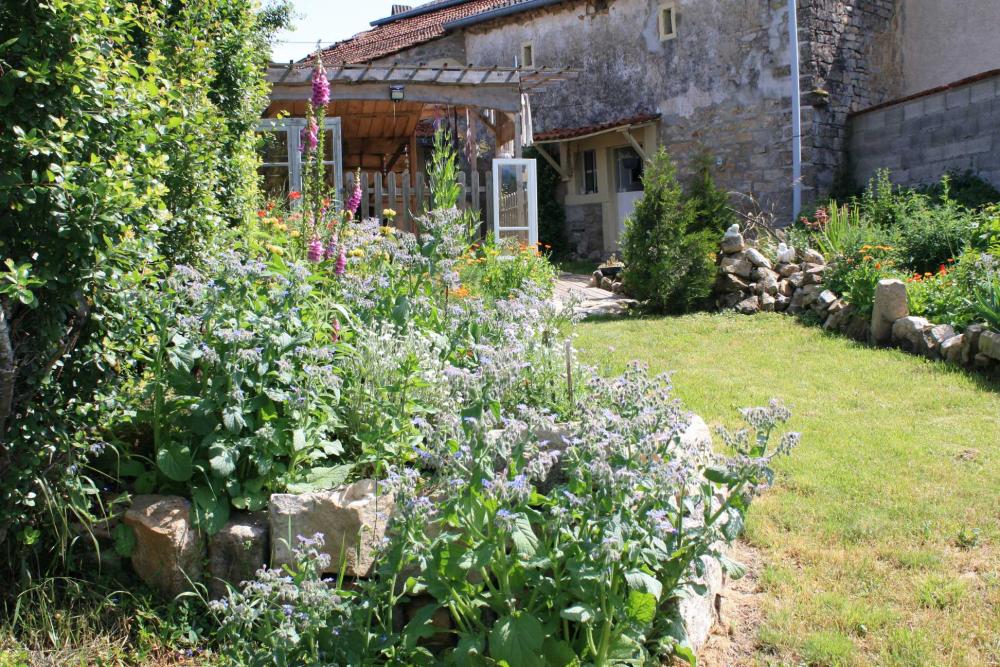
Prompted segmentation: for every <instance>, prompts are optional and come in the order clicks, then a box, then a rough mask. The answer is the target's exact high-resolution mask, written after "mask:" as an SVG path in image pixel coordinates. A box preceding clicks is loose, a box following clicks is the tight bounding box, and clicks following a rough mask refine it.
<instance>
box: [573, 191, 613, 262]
mask: <svg viewBox="0 0 1000 667" xmlns="http://www.w3.org/2000/svg"><path fill="white" fill-rule="evenodd" d="M603 211H604V207H603V206H602V205H601V204H579V205H574V206H567V207H566V235H567V237H568V238H569V239H570V248H569V249H570V251H571V252H573V254H574V255H575V256H576V257H578V258H580V259H589V260H593V261H597V260H600V259H601V257H602V256H603V255H604V228H603V224H604V222H603V221H604V214H603Z"/></svg>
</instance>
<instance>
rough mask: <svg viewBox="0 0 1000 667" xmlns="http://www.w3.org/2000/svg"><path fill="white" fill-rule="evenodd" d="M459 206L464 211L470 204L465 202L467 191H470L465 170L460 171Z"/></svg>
mask: <svg viewBox="0 0 1000 667" xmlns="http://www.w3.org/2000/svg"><path fill="white" fill-rule="evenodd" d="M456 180H458V208H459V210H460V211H464V210H465V209H466V208H468V206H467V205H466V203H465V193H466V192H468V190H469V188H468V187H467V186H466V180H465V172H464V171H460V172H458V178H457V179H456Z"/></svg>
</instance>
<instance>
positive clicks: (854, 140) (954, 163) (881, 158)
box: [850, 71, 1000, 187]
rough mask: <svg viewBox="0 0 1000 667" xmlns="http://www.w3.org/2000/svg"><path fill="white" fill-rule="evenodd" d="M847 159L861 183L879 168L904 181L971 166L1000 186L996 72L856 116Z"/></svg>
mask: <svg viewBox="0 0 1000 667" xmlns="http://www.w3.org/2000/svg"><path fill="white" fill-rule="evenodd" d="M850 160H851V171H852V175H853V177H854V181H855V183H856V184H859V185H861V184H864V183H866V182H867V181H868V180H869V179H870V178H871V177H872V176H873V175H874V174H875V172H876V171H877V170H878V169H889V170H891V172H892V180H893V182H895V183H899V184H902V185H920V184H927V183H932V182H934V181H937V180H938V179H939V178H940V177H941V175H942V174H943V173H945V172H947V171H950V170H956V171H960V172H962V171H966V170H970V169H971V170H972V171H973V172H975V173H977V174H979V175H980V176H981V177H983V178H985V179H986V180H988V181H990V182H991V183H993V184H994V185H995V186H998V187H1000V71H998V72H995V73H993V74H991V75H989V76H987V77H986V78H980V79H973V80H969V81H967V82H966V83H961V84H958V85H954V86H951V87H949V88H946V89H940V90H938V91H936V92H932V93H930V94H926V95H921V96H918V97H914V98H908V99H904V100H901V101H899V102H898V103H892V104H889V105H887V106H881V107H876V108H875V109H873V110H870V111H865V112H862V113H859V114H856V115H854V116H853V117H852V118H851V121H850Z"/></svg>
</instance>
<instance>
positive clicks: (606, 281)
mask: <svg viewBox="0 0 1000 667" xmlns="http://www.w3.org/2000/svg"><path fill="white" fill-rule="evenodd" d="M614 285H615V284H614V282H612V280H611V278H608V277H607V276H604V277H603V278H601V289H602V290H606V291H608V292H610V291H611V290H612V289H614Z"/></svg>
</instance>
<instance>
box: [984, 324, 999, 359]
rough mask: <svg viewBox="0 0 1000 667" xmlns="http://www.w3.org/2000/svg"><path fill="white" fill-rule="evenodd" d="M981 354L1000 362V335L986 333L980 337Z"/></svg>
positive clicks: (992, 332) (990, 332)
mask: <svg viewBox="0 0 1000 667" xmlns="http://www.w3.org/2000/svg"><path fill="white" fill-rule="evenodd" d="M979 354H982V355H984V356H987V357H989V358H990V359H993V360H994V361H1000V333H996V332H994V331H984V332H983V333H982V334H981V335H980V336H979Z"/></svg>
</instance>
